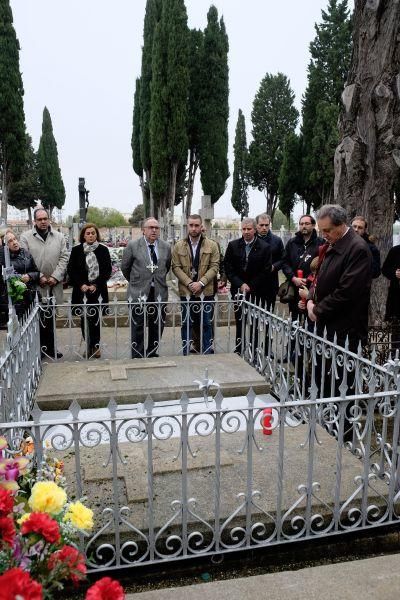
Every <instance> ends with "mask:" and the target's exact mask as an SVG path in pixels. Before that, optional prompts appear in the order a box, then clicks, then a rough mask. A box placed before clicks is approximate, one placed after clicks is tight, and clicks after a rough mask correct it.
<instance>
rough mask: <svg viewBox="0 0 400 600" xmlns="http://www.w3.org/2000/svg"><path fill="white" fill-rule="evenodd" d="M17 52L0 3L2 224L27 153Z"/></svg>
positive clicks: (7, 11) (7, 10) (5, 6)
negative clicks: (11, 188)
mask: <svg viewBox="0 0 400 600" xmlns="http://www.w3.org/2000/svg"><path fill="white" fill-rule="evenodd" d="M19 49H20V46H19V42H18V39H17V36H16V34H15V29H14V26H13V16H12V12H11V7H10V3H9V0H0V188H1V197H2V202H1V217H2V218H3V219H4V220H6V219H7V202H8V192H9V187H10V185H11V182H12V181H13V180H16V179H18V177H19V176H20V173H21V169H22V167H23V164H24V160H25V150H26V140H25V115H24V106H23V93H24V90H23V85H22V77H21V72H20V69H19Z"/></svg>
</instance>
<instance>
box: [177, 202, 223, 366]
mask: <svg viewBox="0 0 400 600" xmlns="http://www.w3.org/2000/svg"><path fill="white" fill-rule="evenodd" d="M201 227H202V218H201V216H200V215H197V214H194V215H190V217H189V218H188V221H187V228H188V233H189V235H188V237H187V238H185V239H184V240H179V242H177V243H176V244H175V247H174V250H173V253H172V271H173V273H174V275H175V276H176V277H177V278H178V282H179V296H180V299H181V312H182V328H181V332H182V345H183V354H184V355H185V356H186V355H188V354H189V351H190V342H191V341H192V340H193V327H199V325H200V323H201V319H202V322H203V328H202V331H201V332H200V334H201V335H200V337H202V348H201V350H202V353H203V354H214V349H213V326H212V319H213V314H214V310H213V308H214V307H213V301H214V280H215V278H216V277H217V275H218V270H219V259H220V254H219V249H218V245H217V244H216V242H214V241H213V240H210V239H209V238H207V237H205V236H204V235H202V233H201ZM202 294H203V302H201V301H200V296H201V295H202ZM188 298H189V300H188ZM201 313H202V314H201Z"/></svg>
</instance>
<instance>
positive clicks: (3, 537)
mask: <svg viewBox="0 0 400 600" xmlns="http://www.w3.org/2000/svg"><path fill="white" fill-rule="evenodd" d="M14 538H15V526H14V521H13V520H12V519H11V518H10V517H0V544H1V543H5V544H8V545H9V546H12V545H13V542H14Z"/></svg>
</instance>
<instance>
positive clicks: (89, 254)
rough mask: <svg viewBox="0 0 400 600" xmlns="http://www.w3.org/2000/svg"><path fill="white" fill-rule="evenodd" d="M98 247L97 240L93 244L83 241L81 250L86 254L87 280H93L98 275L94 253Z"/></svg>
mask: <svg viewBox="0 0 400 600" xmlns="http://www.w3.org/2000/svg"><path fill="white" fill-rule="evenodd" d="M98 247H99V242H94V243H93V244H87V243H86V242H83V252H84V253H85V255H86V266H87V269H88V280H89V282H91V281H95V280H96V279H97V278H98V276H99V275H100V271H99V263H98V261H97V256H96V255H95V253H94V251H95V250H96V248H98Z"/></svg>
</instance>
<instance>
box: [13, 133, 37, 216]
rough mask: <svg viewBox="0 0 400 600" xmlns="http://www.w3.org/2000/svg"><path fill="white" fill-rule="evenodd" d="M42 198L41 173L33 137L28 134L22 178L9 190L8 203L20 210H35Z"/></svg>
mask: <svg viewBox="0 0 400 600" xmlns="http://www.w3.org/2000/svg"><path fill="white" fill-rule="evenodd" d="M39 197H40V183H39V172H38V166H37V157H36V153H35V151H34V149H33V146H32V139H31V137H30V136H29V135H28V134H26V145H25V160H24V166H23V168H22V172H21V176H20V178H19V179H18V180H16V181H14V182H13V183H12V184H11V186H10V189H9V194H8V202H9V204H12V205H13V206H15V207H16V208H18V209H19V210H24V209H25V208H29V207H31V208H33V207H34V206H35V200H37V199H38V198H39Z"/></svg>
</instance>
